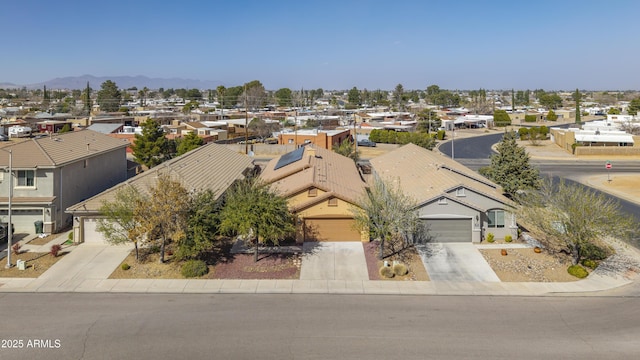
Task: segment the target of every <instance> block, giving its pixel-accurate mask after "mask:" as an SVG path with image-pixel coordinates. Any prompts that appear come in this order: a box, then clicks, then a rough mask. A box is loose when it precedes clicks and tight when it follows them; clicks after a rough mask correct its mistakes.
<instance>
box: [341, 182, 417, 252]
mask: <svg viewBox="0 0 640 360" xmlns="http://www.w3.org/2000/svg"><path fill="white" fill-rule="evenodd" d="M416 206H417V203H416V202H415V200H414V199H412V198H411V197H410V196H408V195H405V194H404V193H403V192H402V188H401V187H400V186H399V185H398V184H397V183H395V182H393V181H386V180H382V179H380V178H375V179H374V181H373V184H372V186H371V187H370V188H369V190H368V191H367V193H366V194H365V195H364V196H362V197H361V198H360V199H359V200H358V206H357V207H353V208H352V212H353V218H354V220H355V223H356V226H357V228H358V229H360V230H361V231H368V232H369V234H370V235H371V237H372V238H374V239H379V241H380V250H379V253H378V256H379V258H380V259H383V258H384V257H385V242H389V243H390V244H394V246H393V247H394V249H392V251H391V253H392V254H393V253H395V252H397V251H399V250H400V249H399V248H398V245H396V244H399V243H400V244H403V245H406V243H407V241H406V240H407V239H408V238H410V237H415V236H416V235H417V234H419V233H420V228H421V226H420V219H419V217H418V213H417V212H416V211H415V208H416ZM414 239H415V238H414ZM400 247H402V245H401V246H400Z"/></svg>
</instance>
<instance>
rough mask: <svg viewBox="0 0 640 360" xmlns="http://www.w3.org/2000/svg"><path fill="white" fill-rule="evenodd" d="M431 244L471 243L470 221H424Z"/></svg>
mask: <svg viewBox="0 0 640 360" xmlns="http://www.w3.org/2000/svg"><path fill="white" fill-rule="evenodd" d="M424 221H425V222H426V224H427V228H428V229H429V236H430V237H431V239H432V241H433V242H440V243H445V242H446V243H448V242H471V240H472V235H471V233H472V231H471V219H427V220H424Z"/></svg>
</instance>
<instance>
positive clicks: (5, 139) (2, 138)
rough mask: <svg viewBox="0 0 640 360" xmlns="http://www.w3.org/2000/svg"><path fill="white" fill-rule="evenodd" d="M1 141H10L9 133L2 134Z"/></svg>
mask: <svg viewBox="0 0 640 360" xmlns="http://www.w3.org/2000/svg"><path fill="white" fill-rule="evenodd" d="M0 141H9V137H7V135H4V134H0Z"/></svg>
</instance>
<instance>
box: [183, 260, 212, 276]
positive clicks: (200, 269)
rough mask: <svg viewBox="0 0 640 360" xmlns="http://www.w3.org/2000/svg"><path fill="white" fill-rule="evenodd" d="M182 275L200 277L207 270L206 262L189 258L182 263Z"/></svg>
mask: <svg viewBox="0 0 640 360" xmlns="http://www.w3.org/2000/svg"><path fill="white" fill-rule="evenodd" d="M181 272H182V276H184V277H186V278H193V277H200V276H202V275H204V274H206V273H208V272H209V268H208V267H207V264H206V263H205V262H204V261H202V260H189V261H187V262H185V263H184V265H182V271H181Z"/></svg>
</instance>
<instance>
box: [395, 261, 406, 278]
mask: <svg viewBox="0 0 640 360" xmlns="http://www.w3.org/2000/svg"><path fill="white" fill-rule="evenodd" d="M393 273H394V274H395V275H396V276H404V275H407V274H408V273H409V269H407V265H405V264H403V263H398V264H395V265H393Z"/></svg>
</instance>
